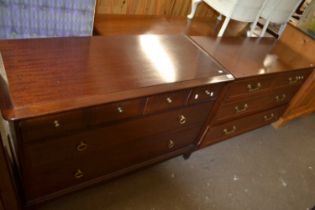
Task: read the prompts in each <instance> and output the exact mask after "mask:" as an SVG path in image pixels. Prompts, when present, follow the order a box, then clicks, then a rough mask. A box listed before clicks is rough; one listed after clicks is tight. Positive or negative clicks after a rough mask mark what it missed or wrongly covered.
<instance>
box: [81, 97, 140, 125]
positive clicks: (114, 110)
mask: <svg viewBox="0 0 315 210" xmlns="http://www.w3.org/2000/svg"><path fill="white" fill-rule="evenodd" d="M145 101H146V99H145V98H141V99H133V100H129V101H122V102H117V103H111V104H106V105H101V106H97V107H93V108H90V109H88V110H87V115H88V116H89V124H91V125H95V124H99V123H106V122H110V121H115V120H121V119H126V118H130V117H136V116H140V115H142V113H143V109H144V104H145Z"/></svg>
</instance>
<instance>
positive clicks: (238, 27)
mask: <svg viewBox="0 0 315 210" xmlns="http://www.w3.org/2000/svg"><path fill="white" fill-rule="evenodd" d="M222 23H223V22H222V21H218V20H217V19H216V18H215V17H210V18H199V19H198V18H196V19H194V20H188V19H187V18H186V17H165V16H144V15H97V16H96V17H95V24H94V28H95V32H96V34H98V35H103V36H105V35H121V34H186V35H195V36H198V35H204V36H216V34H217V33H218V31H219V29H220V27H221V25H222ZM246 30H247V24H246V23H241V22H237V21H231V24H229V27H228V29H227V31H226V33H225V36H245V35H246V33H245V32H246Z"/></svg>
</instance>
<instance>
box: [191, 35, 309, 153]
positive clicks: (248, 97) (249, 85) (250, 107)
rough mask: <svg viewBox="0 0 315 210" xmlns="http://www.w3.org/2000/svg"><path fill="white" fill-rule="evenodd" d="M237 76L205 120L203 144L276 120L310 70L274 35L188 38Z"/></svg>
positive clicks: (304, 62) (307, 65)
mask: <svg viewBox="0 0 315 210" xmlns="http://www.w3.org/2000/svg"><path fill="white" fill-rule="evenodd" d="M192 39H193V40H194V41H195V42H196V43H197V44H198V45H200V46H202V47H203V49H204V50H206V51H207V52H208V53H209V55H211V56H212V57H213V58H215V59H216V60H217V61H218V62H219V63H221V64H222V65H223V66H224V67H225V69H227V70H228V71H230V72H231V73H232V74H233V76H234V77H235V79H236V80H235V81H234V82H231V83H229V84H228V85H227V87H226V90H225V92H224V93H223V94H222V97H221V99H219V101H220V103H219V104H218V105H217V107H216V108H214V109H215V110H214V112H213V113H215V114H214V116H213V117H212V118H210V119H209V120H208V126H207V129H206V130H207V132H206V134H204V135H205V140H204V141H203V142H202V144H201V147H204V146H207V145H209V144H213V143H215V142H218V141H221V140H224V139H227V138H230V137H232V136H235V135H238V134H241V133H243V132H245V131H249V130H252V129H255V128H258V127H261V126H264V125H266V124H270V123H272V122H274V121H276V120H277V119H278V118H279V117H280V116H281V115H282V113H283V112H284V111H285V109H286V107H287V105H288V103H289V102H290V100H291V99H292V97H293V96H294V94H295V93H296V91H298V89H299V88H300V86H301V85H302V84H303V82H304V81H305V80H306V79H307V77H308V76H309V74H310V73H311V72H312V66H311V65H310V63H309V62H308V61H307V60H305V59H303V58H300V56H299V54H297V53H295V52H293V51H291V50H290V48H288V47H287V46H286V45H284V44H282V43H277V42H276V41H275V40H274V39H268V38H265V39H251V38H247V39H244V38H222V39H215V38H211V37H192Z"/></svg>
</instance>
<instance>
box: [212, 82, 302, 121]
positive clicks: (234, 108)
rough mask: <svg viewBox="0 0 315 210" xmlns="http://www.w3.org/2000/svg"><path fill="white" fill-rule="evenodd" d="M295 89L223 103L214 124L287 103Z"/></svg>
mask: <svg viewBox="0 0 315 210" xmlns="http://www.w3.org/2000/svg"><path fill="white" fill-rule="evenodd" d="M295 92H296V88H294V87H293V88H285V89H283V88H282V89H278V90H275V91H274V92H273V93H270V94H269V95H267V96H262V97H252V98H249V99H246V100H240V101H236V102H231V103H223V104H222V105H221V106H220V108H219V109H218V111H217V113H216V115H215V117H214V120H213V121H214V123H221V122H224V121H226V120H229V119H234V118H237V117H241V116H245V115H248V114H252V113H255V112H258V111H262V110H266V109H269V108H273V107H276V106H279V105H283V104H286V103H288V102H289V101H290V100H291V98H292V97H293V96H294V94H295Z"/></svg>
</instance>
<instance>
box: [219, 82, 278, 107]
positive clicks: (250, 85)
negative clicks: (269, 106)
mask: <svg viewBox="0 0 315 210" xmlns="http://www.w3.org/2000/svg"><path fill="white" fill-rule="evenodd" d="M272 82H273V77H270V76H261V77H255V78H249V79H243V80H240V81H235V82H232V83H230V84H229V86H228V88H227V91H226V97H225V101H232V100H237V99H241V98H246V97H249V96H253V95H258V94H261V93H263V92H264V91H266V90H268V89H270V88H271V86H272Z"/></svg>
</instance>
